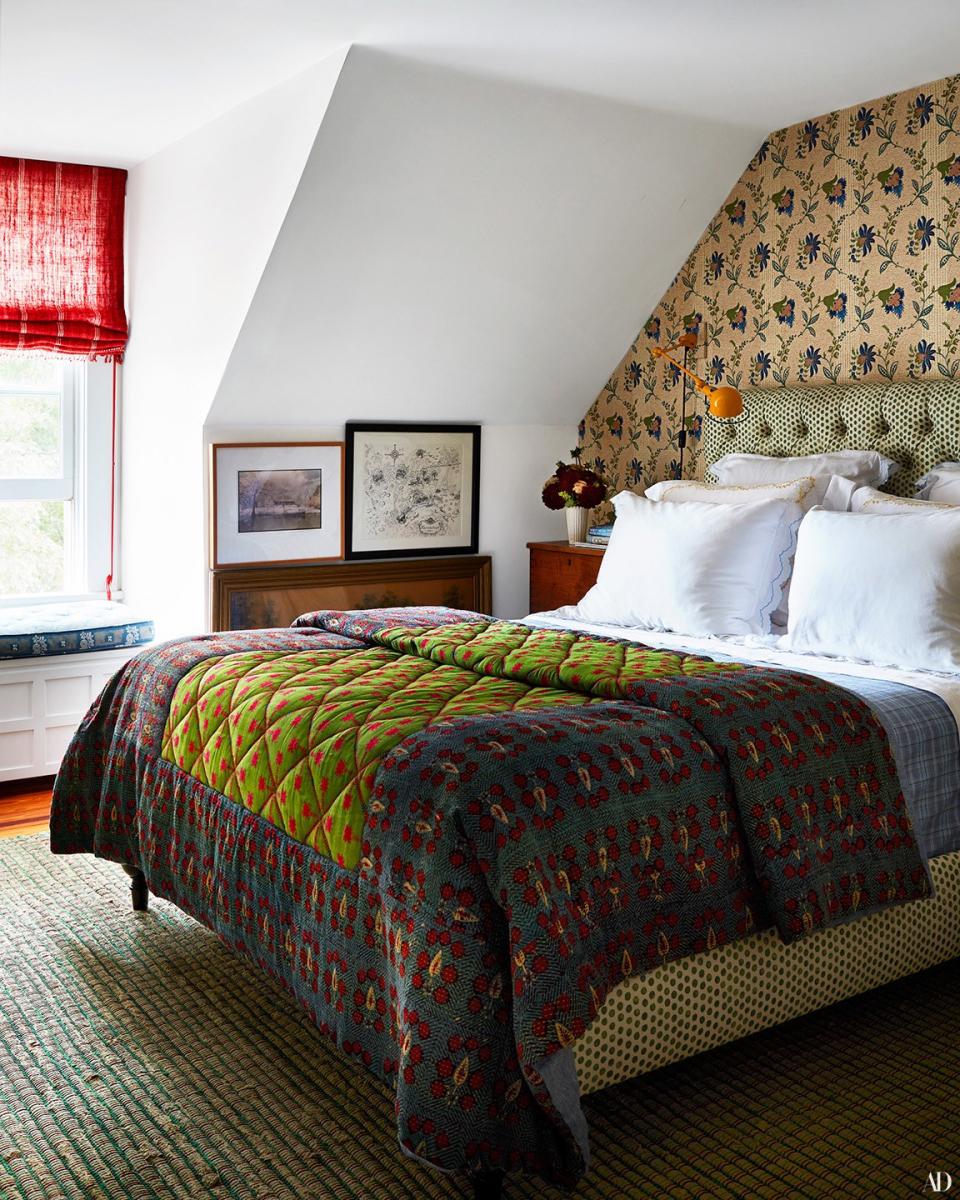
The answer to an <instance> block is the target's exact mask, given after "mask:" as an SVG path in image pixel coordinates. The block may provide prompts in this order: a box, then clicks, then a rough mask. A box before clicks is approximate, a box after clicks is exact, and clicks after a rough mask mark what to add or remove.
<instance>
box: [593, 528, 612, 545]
mask: <svg viewBox="0 0 960 1200" xmlns="http://www.w3.org/2000/svg"><path fill="white" fill-rule="evenodd" d="M612 532H613V525H612V524H611V525H591V526H590V530H589V532H588V533H587V545H589V546H605V545H606V544H607V542H609V541H610V534H611V533H612Z"/></svg>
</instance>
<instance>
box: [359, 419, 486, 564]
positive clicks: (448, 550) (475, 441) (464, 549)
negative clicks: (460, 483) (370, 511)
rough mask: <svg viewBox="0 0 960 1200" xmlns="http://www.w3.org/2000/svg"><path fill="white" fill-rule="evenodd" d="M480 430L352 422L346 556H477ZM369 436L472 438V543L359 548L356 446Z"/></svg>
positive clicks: (475, 427) (421, 423)
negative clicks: (355, 490) (357, 546)
mask: <svg viewBox="0 0 960 1200" xmlns="http://www.w3.org/2000/svg"><path fill="white" fill-rule="evenodd" d="M480 430H481V427H480V426H479V425H469V424H446V423H442V422H441V423H437V422H433V421H348V422H347V424H346V433H345V439H344V440H345V444H346V463H345V472H344V475H345V478H344V485H345V487H344V491H345V497H344V498H345V509H344V526H345V533H346V538H345V549H344V557H345V558H347V559H375V558H431V557H434V556H437V555H451V554H476V553H477V548H478V545H479V540H480V538H479V534H480ZM366 433H375V434H391V433H393V434H397V435H398V436H404V437H407V436H409V435H410V434H416V433H422V434H428V435H434V434H444V433H456V434H462V435H465V436H468V437H469V438H470V451H469V454H470V463H471V479H470V488H469V492H470V497H469V502H470V514H469V529H470V536H469V541H465V542H464V543H463V544H462V545H461V544H457V545H450V544H449V543H447V544H444V545H442V546H435V547H430V546H424V545H418V546H413V547H408V548H404V547H403V545H402V543H399V544H398V545H397V546H396V547H389V548H387V547H382V548H379V549H375V550H369V549H357V548H356V545H355V541H356V538H355V530H354V523H355V520H356V516H357V513H356V506H355V503H354V489H355V484H356V481H357V475H356V463H357V460H356V443H357V437H358V435H359V436H360V437H361V438H362V435H363V434H366Z"/></svg>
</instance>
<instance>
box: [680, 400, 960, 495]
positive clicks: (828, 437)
mask: <svg viewBox="0 0 960 1200" xmlns="http://www.w3.org/2000/svg"><path fill="white" fill-rule="evenodd" d="M743 400H744V405H745V407H746V415H745V416H743V417H742V418H741V419H740V420H738V421H736V422H733V421H714V420H712V419H710V418H709V417H708V418H706V419H705V420H704V423H703V445H704V454H705V457H706V464H707V472H708V478H709V470H710V465H711V464H712V463H714V462H716V460H717V459H718V458H721V457H722V456H723V455H724V454H732V453H734V452H736V453H739V454H771V455H778V456H780V457H784V456H790V455H796V454H822V453H823V452H824V451H827V450H844V449H852V450H879V451H880V452H881V453H882V454H885V455H887V457H888V458H892V459H894V460H895V461H896V462H898V463H900V470H899V471H898V472H897V474H896V475H894V477H893V478H892V479H891V480H890V482H889V483H888V484H886V486H885V488H884V490H885V491H888V492H892V493H894V494H895V495H898V496H912V495H913V494H914V491H915V490H916V483H917V480H918V479H919V478H920V477H921V476H922V475H924V474H925V473H926V472H927V471H929V470H930V468H931V467H935V466H936V465H937V463H940V462H945V461H947V460H950V461H958V460H960V381H954V380H938V381H936V382H931V383H919V382H910V381H908V382H905V383H891V384H886V385H881V384H846V385H844V386H839V385H836V386H834V385H827V386H825V387H786V388H751V389H749V390H748V391H745V392H744V393H743Z"/></svg>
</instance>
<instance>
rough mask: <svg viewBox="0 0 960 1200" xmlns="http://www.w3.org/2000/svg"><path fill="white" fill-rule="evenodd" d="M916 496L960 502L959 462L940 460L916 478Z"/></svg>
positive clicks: (953, 502)
mask: <svg viewBox="0 0 960 1200" xmlns="http://www.w3.org/2000/svg"><path fill="white" fill-rule="evenodd" d="M917 498H918V499H920V500H936V501H938V502H939V503H941V504H960V463H955V462H942V463H939V464H938V465H937V466H935V467H934V468H933V470H932V471H928V472H927V473H926V475H924V477H923V478H922V479H918V480H917Z"/></svg>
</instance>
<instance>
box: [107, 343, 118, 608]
mask: <svg viewBox="0 0 960 1200" xmlns="http://www.w3.org/2000/svg"><path fill="white" fill-rule="evenodd" d="M116 517H117V360H116V359H114V360H113V396H112V400H111V410H110V574H109V575H108V576H107V599H108V600H112V599H113V570H114V547H115V545H116Z"/></svg>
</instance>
